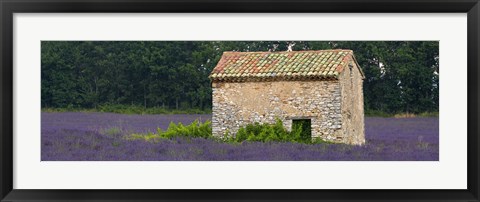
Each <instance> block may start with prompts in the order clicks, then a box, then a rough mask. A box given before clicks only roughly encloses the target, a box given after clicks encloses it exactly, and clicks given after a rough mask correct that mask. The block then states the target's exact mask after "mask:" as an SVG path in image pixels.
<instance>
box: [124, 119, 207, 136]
mask: <svg viewBox="0 0 480 202" xmlns="http://www.w3.org/2000/svg"><path fill="white" fill-rule="evenodd" d="M174 137H189V138H212V126H211V122H210V121H206V122H205V123H201V122H199V121H198V120H195V121H194V122H192V123H191V124H190V125H186V126H185V125H183V124H182V123H178V124H175V123H173V122H171V123H170V125H169V126H168V128H167V130H166V131H162V129H161V128H157V132H156V133H147V134H132V135H130V136H128V137H127V139H143V140H145V141H151V140H154V141H156V140H159V139H171V138H174Z"/></svg>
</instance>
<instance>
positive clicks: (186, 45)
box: [41, 41, 440, 114]
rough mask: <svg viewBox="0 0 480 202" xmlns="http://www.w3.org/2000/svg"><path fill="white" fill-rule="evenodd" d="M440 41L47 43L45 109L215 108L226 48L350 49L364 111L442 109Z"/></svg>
mask: <svg viewBox="0 0 480 202" xmlns="http://www.w3.org/2000/svg"><path fill="white" fill-rule="evenodd" d="M438 46H439V43H438V42H437V41H42V43H41V68H42V69H41V77H42V84H41V89H42V92H41V96H42V97H41V102H42V103H41V104H42V108H69V109H79V108H82V109H94V108H97V107H99V106H105V105H124V106H137V107H138V106H141V107H143V108H152V107H162V108H165V109H200V110H208V109H211V106H212V98H211V83H210V80H209V79H208V75H209V74H210V72H211V70H212V69H213V68H214V67H215V65H216V63H217V62H218V60H219V59H220V57H221V55H222V53H223V52H224V51H286V50H287V49H288V48H289V47H290V48H292V49H293V50H294V51H295V50H321V49H351V50H353V51H354V54H355V57H356V58H357V60H358V63H359V64H360V66H361V68H362V70H363V71H364V73H365V77H366V79H365V80H364V102H365V111H366V112H367V113H371V112H381V113H387V114H395V113H406V112H408V113H422V112H438V106H439V105H438V101H439V97H438V96H439V73H440V72H439V49H438Z"/></svg>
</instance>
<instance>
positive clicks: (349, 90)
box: [339, 56, 365, 145]
mask: <svg viewBox="0 0 480 202" xmlns="http://www.w3.org/2000/svg"><path fill="white" fill-rule="evenodd" d="M350 57H351V56H350ZM339 81H340V88H341V92H342V95H343V96H342V133H343V134H342V135H341V137H340V138H341V139H343V141H342V142H344V143H347V144H356V145H363V144H365V126H364V111H363V79H362V75H361V73H360V71H359V70H358V68H357V66H356V64H355V62H353V60H351V62H350V64H349V65H348V67H346V68H345V69H344V70H343V72H342V73H341V74H340V76H339Z"/></svg>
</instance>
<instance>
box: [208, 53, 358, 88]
mask: <svg viewBox="0 0 480 202" xmlns="http://www.w3.org/2000/svg"><path fill="white" fill-rule="evenodd" d="M350 55H351V57H349V56H350ZM350 58H353V60H355V59H354V56H353V51H351V50H340V49H337V50H318V51H291V52H224V53H223V55H222V58H221V59H220V61H219V62H218V64H217V66H216V67H215V68H214V69H213V70H212V73H211V74H210V76H209V78H210V79H211V80H213V81H262V80H307V79H336V78H337V76H338V75H339V73H341V72H342V71H343V69H344V67H345V66H346V65H348V60H349V59H350ZM355 62H356V61H355ZM357 66H358V64H357ZM360 71H361V70H360ZM362 75H363V72H362Z"/></svg>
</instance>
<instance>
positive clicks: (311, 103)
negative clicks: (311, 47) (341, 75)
mask: <svg viewBox="0 0 480 202" xmlns="http://www.w3.org/2000/svg"><path fill="white" fill-rule="evenodd" d="M212 90H213V92H212V96H213V107H212V110H213V116H212V130H213V134H214V135H216V136H223V135H224V134H225V133H226V132H227V131H228V133H229V134H235V133H236V132H237V130H238V129H239V128H240V127H241V126H245V125H246V124H248V123H254V122H261V123H274V122H275V118H280V119H281V120H282V121H283V122H284V125H285V127H286V128H287V129H289V130H291V127H292V120H293V119H311V124H312V137H321V138H322V139H324V140H329V141H334V142H344V141H345V139H344V138H343V136H344V135H345V133H344V132H342V127H344V124H342V121H343V119H342V110H341V101H342V98H341V87H340V82H339V80H323V81H271V82H270V81H267V82H239V83H228V82H214V83H213V84H212ZM362 106H363V105H362Z"/></svg>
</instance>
